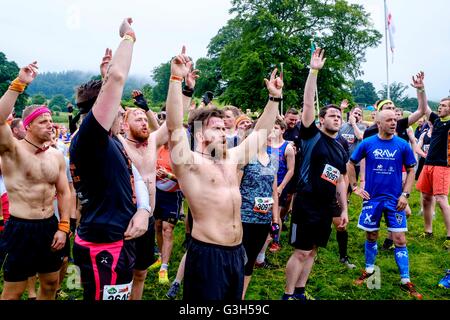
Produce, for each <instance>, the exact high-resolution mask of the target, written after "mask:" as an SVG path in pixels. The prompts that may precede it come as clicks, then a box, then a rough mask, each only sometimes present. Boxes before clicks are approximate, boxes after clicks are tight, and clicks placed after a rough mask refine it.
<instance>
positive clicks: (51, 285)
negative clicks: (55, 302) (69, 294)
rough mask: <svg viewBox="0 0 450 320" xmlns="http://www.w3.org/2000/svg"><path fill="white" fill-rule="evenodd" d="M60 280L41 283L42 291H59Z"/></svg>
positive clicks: (48, 280)
mask: <svg viewBox="0 0 450 320" xmlns="http://www.w3.org/2000/svg"><path fill="white" fill-rule="evenodd" d="M58 284H59V279H58V278H55V279H47V280H45V281H41V290H43V291H45V292H53V291H55V292H56V290H57V289H58Z"/></svg>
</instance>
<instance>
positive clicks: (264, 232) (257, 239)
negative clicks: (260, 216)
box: [242, 222, 270, 276]
mask: <svg viewBox="0 0 450 320" xmlns="http://www.w3.org/2000/svg"><path fill="white" fill-rule="evenodd" d="M242 231H243V235H242V245H243V246H244V249H245V253H246V255H247V263H246V264H245V270H244V274H245V275H246V276H251V275H252V273H253V267H254V265H255V262H256V258H257V257H258V254H259V252H260V251H261V249H262V247H263V246H264V243H265V242H266V239H267V236H268V235H269V232H270V224H260V223H245V222H243V223H242Z"/></svg>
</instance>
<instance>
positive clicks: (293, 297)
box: [281, 293, 298, 300]
mask: <svg viewBox="0 0 450 320" xmlns="http://www.w3.org/2000/svg"><path fill="white" fill-rule="evenodd" d="M281 300H298V299H297V296H296V295H295V294H286V293H284V294H283V296H282V297H281Z"/></svg>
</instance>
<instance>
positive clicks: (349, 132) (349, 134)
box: [339, 122, 366, 156]
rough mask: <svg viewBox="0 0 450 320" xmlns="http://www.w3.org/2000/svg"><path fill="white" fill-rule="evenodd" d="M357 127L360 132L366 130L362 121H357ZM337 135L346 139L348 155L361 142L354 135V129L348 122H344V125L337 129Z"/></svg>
mask: <svg viewBox="0 0 450 320" xmlns="http://www.w3.org/2000/svg"><path fill="white" fill-rule="evenodd" d="M356 125H357V126H358V129H359V130H360V131H361V132H364V130H366V126H365V125H363V124H362V123H357V124H356ZM339 135H340V136H342V137H343V138H344V139H345V140H347V143H348V146H349V151H350V156H351V155H352V153H353V151H355V149H356V147H357V146H358V145H359V144H360V143H361V140H358V139H357V138H356V136H355V130H354V129H353V127H352V125H351V124H350V123H348V122H346V123H344V125H343V126H342V127H341V129H340V130H339Z"/></svg>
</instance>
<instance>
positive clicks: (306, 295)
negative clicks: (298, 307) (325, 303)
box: [294, 291, 316, 301]
mask: <svg viewBox="0 0 450 320" xmlns="http://www.w3.org/2000/svg"><path fill="white" fill-rule="evenodd" d="M294 296H295V298H296V300H300V301H306V300H316V299H315V298H314V297H313V296H312V295H310V294H309V293H308V291H305V293H299V294H294Z"/></svg>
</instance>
